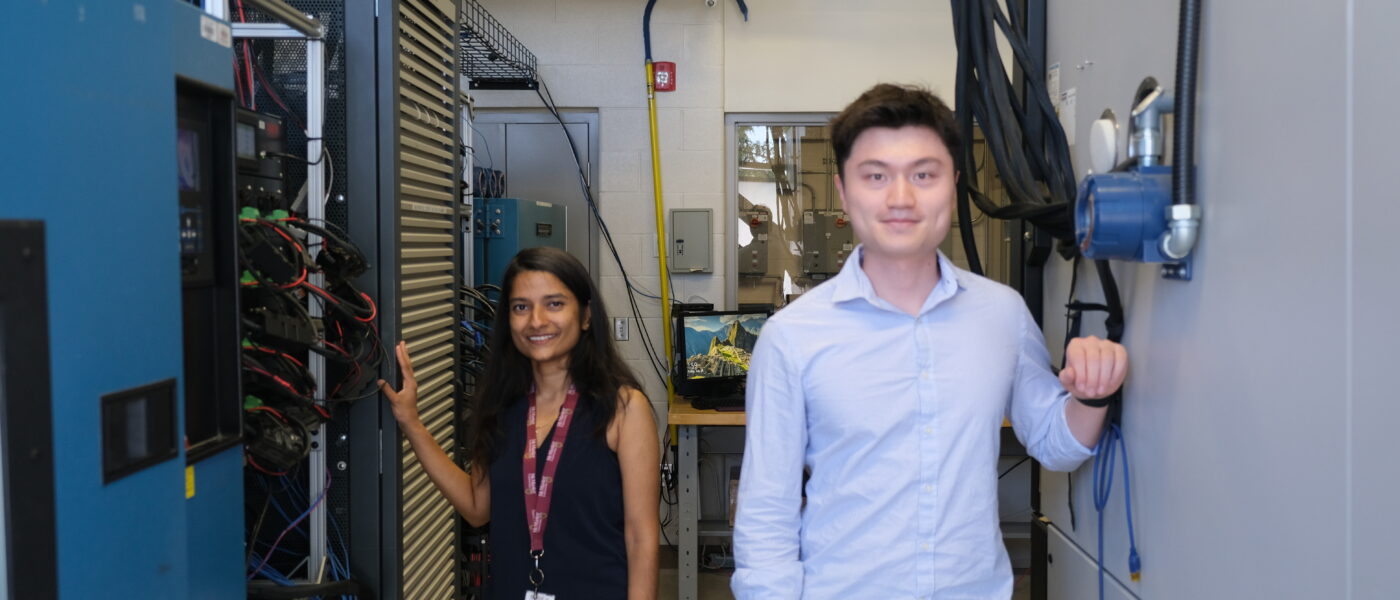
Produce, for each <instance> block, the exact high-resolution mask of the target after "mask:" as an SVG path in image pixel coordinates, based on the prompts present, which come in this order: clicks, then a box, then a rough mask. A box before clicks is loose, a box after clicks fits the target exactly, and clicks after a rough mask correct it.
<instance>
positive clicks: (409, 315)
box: [396, 0, 459, 600]
mask: <svg viewBox="0 0 1400 600" xmlns="http://www.w3.org/2000/svg"><path fill="white" fill-rule="evenodd" d="M397 10H398V13H397V17H398V50H399V56H398V59H399V60H398V62H399V65H398V66H399V73H398V86H397V89H398V98H397V100H398V115H397V117H398V140H399V146H398V156H397V159H398V160H397V167H396V168H397V175H398V177H397V181H398V186H397V197H396V201H397V202H398V208H399V223H398V225H399V227H398V230H399V240H398V241H399V244H398V246H399V249H400V254H399V281H400V285H399V298H400V304H399V327H400V329H399V337H400V338H401V339H403V340H405V341H407V342H408V349H409V354H410V355H411V356H412V358H413V364H414V365H415V369H414V371H415V374H416V375H417V377H418V394H419V400H418V406H419V411H420V413H421V415H422V419H423V423H424V424H425V425H427V427H428V431H429V432H431V433H432V435H433V437H434V438H435V439H436V440H437V441H438V443H439V444H441V445H442V447H443V449H444V450H446V451H447V453H448V454H449V455H453V454H455V452H456V448H457V429H456V422H457V418H456V416H457V413H456V408H455V400H456V396H457V394H456V392H457V390H456V385H457V370H458V366H457V353H456V347H455V344H456V340H455V331H456V330H455V324H456V322H457V320H458V316H457V307H456V306H457V305H456V302H455V299H456V295H455V290H456V288H457V285H458V283H459V276H458V274H457V273H456V270H455V269H454V267H453V262H452V256H453V253H454V251H455V246H456V244H457V242H456V241H455V239H456V235H455V234H456V227H457V225H456V219H457V216H456V209H455V206H454V204H455V203H456V202H457V197H458V196H457V195H458V192H457V172H456V158H457V141H456V140H457V139H458V137H457V131H456V119H457V106H456V103H455V100H456V98H457V95H458V94H457V92H456V85H457V80H456V73H457V49H456V44H455V40H456V39H457V22H458V11H457V6H456V5H455V3H454V2H453V1H452V0H401V1H400V2H399V3H398V6H397ZM400 451H401V453H400V456H401V460H402V464H401V467H402V469H401V471H400V474H401V488H400V489H401V490H402V492H401V493H402V496H401V500H400V508H401V511H402V512H401V516H402V524H403V526H402V527H403V528H402V532H403V560H402V565H403V577H402V581H403V598H406V599H408V600H416V599H424V600H429V599H431V600H438V599H441V598H453V597H456V596H457V595H458V591H457V584H458V581H457V575H456V571H457V569H458V566H457V561H456V558H455V557H456V552H455V551H454V547H455V545H456V540H457V531H456V527H457V516H456V512H455V511H454V510H453V509H452V506H451V504H449V503H448V502H447V500H446V499H445V498H444V497H443V496H442V494H439V493H438V491H437V489H435V488H434V486H433V484H432V482H431V481H430V480H429V479H428V476H427V474H426V473H425V472H424V471H423V468H422V465H420V464H419V463H418V460H417V458H415V457H414V455H413V451H412V449H411V448H409V445H408V442H407V441H404V442H403V445H402V447H401V448H400Z"/></svg>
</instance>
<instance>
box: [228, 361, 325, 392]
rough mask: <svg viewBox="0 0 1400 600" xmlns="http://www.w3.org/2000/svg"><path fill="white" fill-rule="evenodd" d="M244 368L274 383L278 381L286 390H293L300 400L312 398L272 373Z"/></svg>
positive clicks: (248, 367)
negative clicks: (270, 379)
mask: <svg viewBox="0 0 1400 600" xmlns="http://www.w3.org/2000/svg"><path fill="white" fill-rule="evenodd" d="M243 368H245V369H248V370H249V371H252V372H254V373H257V374H259V375H263V376H266V377H271V378H272V380H273V381H276V382H277V383H280V384H282V386H283V387H285V388H287V389H289V390H291V391H292V393H293V394H296V395H297V397H298V398H309V397H310V396H307V395H306V394H303V393H301V392H300V391H297V388H296V387H295V386H293V385H292V384H290V383H287V380H285V379H282V378H281V377H278V376H276V375H273V374H272V373H268V372H267V371H264V370H262V369H259V368H257V367H250V366H247V365H244V366H243Z"/></svg>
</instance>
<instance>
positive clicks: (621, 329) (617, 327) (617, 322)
mask: <svg viewBox="0 0 1400 600" xmlns="http://www.w3.org/2000/svg"><path fill="white" fill-rule="evenodd" d="M613 339H614V340H617V341H619V342H625V341H627V317H613Z"/></svg>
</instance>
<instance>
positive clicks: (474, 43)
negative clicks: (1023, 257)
mask: <svg viewBox="0 0 1400 600" xmlns="http://www.w3.org/2000/svg"><path fill="white" fill-rule="evenodd" d="M462 13H463V14H462V33H461V37H460V39H459V43H458V49H457V52H458V54H459V55H460V58H461V61H460V62H461V65H462V75H463V76H465V77H467V78H468V79H469V81H470V84H469V85H470V87H471V89H474V90H533V89H535V88H537V87H539V79H538V77H537V75H536V73H537V71H536V67H537V65H536V62H535V55H534V53H532V52H530V50H529V49H528V48H526V47H525V44H522V43H520V40H518V39H516V38H515V36H514V35H511V33H510V32H509V31H506V28H505V26H503V25H501V22H500V21H497V20H496V18H495V17H493V16H491V13H489V12H487V11H486V8H485V7H483V6H482V5H481V3H480V2H478V1H477V0H466V1H465V2H463V3H462Z"/></svg>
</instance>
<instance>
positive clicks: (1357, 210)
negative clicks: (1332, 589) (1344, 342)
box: [1328, 0, 1400, 598]
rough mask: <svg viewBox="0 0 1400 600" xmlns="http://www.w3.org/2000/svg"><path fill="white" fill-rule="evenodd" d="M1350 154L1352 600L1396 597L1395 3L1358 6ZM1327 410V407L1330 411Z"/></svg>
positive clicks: (1399, 484) (1398, 131) (1361, 0)
mask: <svg viewBox="0 0 1400 600" xmlns="http://www.w3.org/2000/svg"><path fill="white" fill-rule="evenodd" d="M1355 6H1356V12H1355V38H1354V39H1355V46H1354V47H1355V63H1354V65H1355V66H1354V72H1355V85H1354V88H1353V99H1354V104H1353V107H1354V108H1353V118H1354V124H1355V128H1354V137H1353V140H1352V149H1353V154H1352V156H1353V157H1354V162H1353V168H1352V177H1353V181H1354V187H1353V189H1352V224H1353V228H1352V231H1351V236H1350V241H1351V246H1350V251H1351V253H1352V268H1351V273H1352V281H1353V287H1352V296H1351V298H1350V300H1351V308H1352V331H1353V332H1354V333H1353V336H1352V338H1351V357H1352V359H1353V362H1352V371H1351V376H1352V381H1353V387H1352V390H1351V391H1352V398H1353V402H1354V410H1353V412H1352V415H1351V426H1352V427H1351V431H1350V432H1349V433H1350V440H1349V443H1350V445H1351V448H1350V450H1351V456H1352V465H1351V481H1352V488H1351V499H1352V504H1351V506H1352V514H1351V523H1350V527H1351V531H1352V532H1353V538H1352V546H1351V557H1352V564H1351V574H1350V576H1351V580H1352V583H1353V587H1352V592H1353V595H1352V597H1353V598H1387V597H1394V596H1395V595H1396V594H1397V589H1398V588H1400V585H1397V583H1396V581H1395V564H1396V559H1397V557H1400V552H1397V550H1396V549H1395V540H1397V539H1400V521H1397V520H1396V519H1395V518H1394V512H1395V505H1396V498H1400V469H1397V468H1396V467H1395V459H1394V452H1393V451H1392V448H1393V447H1394V443H1393V441H1392V440H1393V439H1394V435H1395V434H1394V430H1395V424H1396V423H1400V402H1397V401H1396V393H1395V379H1394V375H1393V372H1394V369H1395V360H1396V357H1397V356H1400V352H1397V351H1396V350H1395V341H1396V340H1400V318H1397V317H1396V311H1395V299H1396V298H1400V276H1397V275H1396V273H1397V269H1396V266H1397V265H1400V235H1396V233H1395V230H1396V226H1395V221H1394V217H1395V215H1396V207H1395V201H1396V193H1395V175H1394V171H1395V167H1394V157H1395V140H1397V139H1400V122H1397V121H1396V119H1395V98H1397V97H1400V77H1397V74H1396V73H1397V72H1396V69H1395V57H1396V55H1397V54H1400V52H1397V51H1400V44H1397V42H1396V38H1395V25H1396V23H1400V3H1396V2H1394V1H1393V0H1357V1H1356V3H1355ZM1332 404H1333V403H1328V405H1329V406H1330V405H1332Z"/></svg>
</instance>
